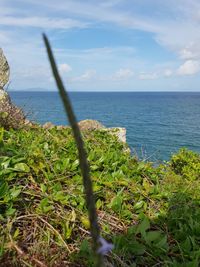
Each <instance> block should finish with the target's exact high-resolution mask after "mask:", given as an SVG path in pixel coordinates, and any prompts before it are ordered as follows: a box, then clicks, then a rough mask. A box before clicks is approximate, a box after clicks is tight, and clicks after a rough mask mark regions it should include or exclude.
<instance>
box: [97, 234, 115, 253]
mask: <svg viewBox="0 0 200 267" xmlns="http://www.w3.org/2000/svg"><path fill="white" fill-rule="evenodd" d="M99 243H100V244H101V246H100V248H99V249H98V250H97V253H99V254H101V255H106V254H107V253H108V252H110V251H111V250H112V249H113V248H114V245H113V244H111V243H108V242H107V241H106V240H105V239H104V238H103V237H100V238H99Z"/></svg>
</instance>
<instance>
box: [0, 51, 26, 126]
mask: <svg viewBox="0 0 200 267" xmlns="http://www.w3.org/2000/svg"><path fill="white" fill-rule="evenodd" d="M9 76H10V68H9V65H8V62H7V60H6V57H5V56H4V54H3V51H2V49H1V48H0V126H3V127H4V128H6V129H9V128H14V129H16V128H19V127H21V126H22V125H24V123H25V115H24V113H23V111H22V110H21V109H20V108H18V107H16V106H15V105H13V104H12V102H11V99H10V97H9V95H8V93H7V92H5V91H4V86H5V85H6V84H7V83H8V81H9Z"/></svg>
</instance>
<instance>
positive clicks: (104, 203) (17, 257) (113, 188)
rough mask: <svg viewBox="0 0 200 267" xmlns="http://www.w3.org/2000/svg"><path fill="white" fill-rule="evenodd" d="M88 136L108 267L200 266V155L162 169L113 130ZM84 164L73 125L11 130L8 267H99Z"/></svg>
mask: <svg viewBox="0 0 200 267" xmlns="http://www.w3.org/2000/svg"><path fill="white" fill-rule="evenodd" d="M83 138H84V141H85V146H86V149H87V152H88V161H89V163H90V167H91V177H92V180H93V187H94V192H95V200H96V206H97V211H98V216H99V222H100V226H101V229H102V235H103V237H105V239H106V240H109V241H110V242H112V243H113V244H114V245H115V247H114V250H113V252H112V253H110V254H109V255H107V256H106V264H107V266H187V267H188V266H192V267H193V266H199V263H200V208H199V204H200V179H199V178H200V156H199V155H198V154H196V153H194V152H190V151H187V150H182V151H180V152H179V153H178V154H176V155H173V156H172V158H171V160H170V161H169V162H168V163H165V164H163V165H160V166H157V167H153V165H152V164H151V163H150V162H143V161H138V160H137V159H136V158H135V157H132V156H131V155H130V154H129V153H127V152H125V149H124V145H123V144H121V143H119V142H118V141H117V138H116V137H115V136H112V135H110V134H109V133H106V132H105V131H101V130H96V131H85V132H83ZM77 158H78V155H77V149H76V145H75V142H74V139H73V136H72V133H71V129H70V128H66V129H62V130H58V129H57V128H56V127H55V128H53V129H50V130H47V129H43V128H41V127H35V128H32V129H31V128H30V129H19V130H9V131H7V130H5V129H3V128H1V130H0V232H1V238H0V266H93V260H94V259H93V256H92V252H91V249H90V242H91V238H90V234H89V230H88V229H89V222H88V216H87V210H86V207H85V201H84V194H83V185H82V178H81V172H80V169H79V163H78V160H77ZM109 264H110V265H109Z"/></svg>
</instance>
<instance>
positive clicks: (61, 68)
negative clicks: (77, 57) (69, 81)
mask: <svg viewBox="0 0 200 267" xmlns="http://www.w3.org/2000/svg"><path fill="white" fill-rule="evenodd" d="M58 69H59V71H60V73H61V74H66V73H68V72H70V71H71V70H72V68H71V66H70V65H68V64H66V63H63V64H59V66H58Z"/></svg>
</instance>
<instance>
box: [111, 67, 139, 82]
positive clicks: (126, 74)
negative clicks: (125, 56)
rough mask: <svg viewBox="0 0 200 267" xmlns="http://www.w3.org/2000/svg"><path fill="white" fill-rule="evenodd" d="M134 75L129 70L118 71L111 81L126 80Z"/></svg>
mask: <svg viewBox="0 0 200 267" xmlns="http://www.w3.org/2000/svg"><path fill="white" fill-rule="evenodd" d="M133 75H134V73H133V71H132V70H130V69H122V68H121V69H119V70H118V71H117V72H116V73H115V74H114V75H113V76H112V79H113V80H127V79H129V78H131V77H132V76H133Z"/></svg>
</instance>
